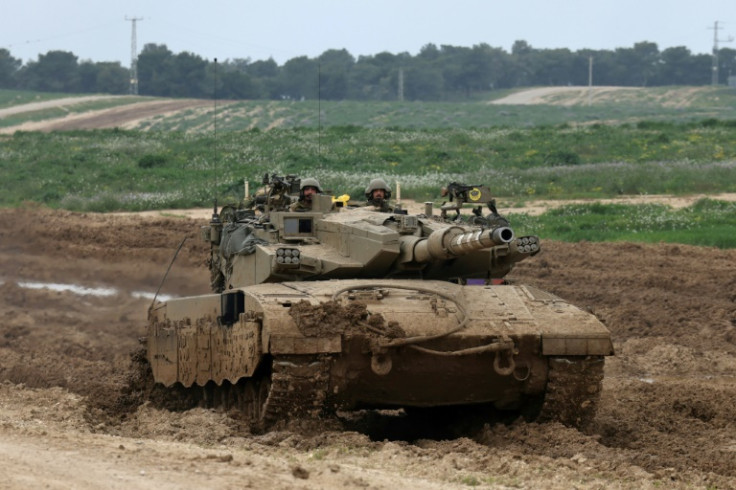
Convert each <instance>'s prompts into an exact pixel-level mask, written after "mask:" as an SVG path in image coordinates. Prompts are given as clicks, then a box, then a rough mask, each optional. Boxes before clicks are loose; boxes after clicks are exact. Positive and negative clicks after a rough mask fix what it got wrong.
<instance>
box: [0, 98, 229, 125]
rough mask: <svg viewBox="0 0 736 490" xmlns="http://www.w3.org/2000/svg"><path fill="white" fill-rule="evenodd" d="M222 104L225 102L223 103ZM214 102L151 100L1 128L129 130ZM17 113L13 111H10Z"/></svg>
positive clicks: (27, 107) (28, 108) (24, 108)
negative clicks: (150, 121) (138, 125)
mask: <svg viewBox="0 0 736 490" xmlns="http://www.w3.org/2000/svg"><path fill="white" fill-rule="evenodd" d="M93 99H94V97H78V98H74V99H73V100H74V101H75V103H78V102H88V101H89V100H93ZM69 100H70V99H54V100H49V101H45V102H37V103H33V104H24V105H21V106H15V107H10V108H7V109H3V111H8V114H3V113H2V111H0V117H3V116H5V115H10V114H14V113H21V112H32V111H34V110H39V109H41V108H50V107H59V106H64V105H67V104H71V102H70V101H69ZM220 104H222V102H221V103H220ZM210 106H212V101H211V100H201V99H170V100H150V101H145V102H136V103H133V104H127V105H122V106H116V107H110V108H107V109H100V110H96V111H86V112H78V113H71V114H68V115H67V116H65V117H61V118H54V119H44V120H41V121H29V122H25V123H23V124H19V125H16V126H8V127H5V128H0V134H12V133H14V132H15V131H72V130H77V129H104V128H115V127H120V128H129V127H133V126H135V125H136V124H137V123H139V122H141V121H144V120H146V119H148V118H151V117H154V116H160V115H164V114H171V113H174V112H178V111H183V110H189V109H194V108H197V107H210ZM10 111H14V112H10Z"/></svg>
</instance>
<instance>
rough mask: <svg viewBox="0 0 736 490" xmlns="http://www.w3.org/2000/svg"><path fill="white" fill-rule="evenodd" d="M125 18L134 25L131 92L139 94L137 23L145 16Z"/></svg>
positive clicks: (131, 49) (132, 32) (131, 48)
mask: <svg viewBox="0 0 736 490" xmlns="http://www.w3.org/2000/svg"><path fill="white" fill-rule="evenodd" d="M125 20H129V21H130V23H131V27H132V30H131V34H130V94H131V95H138V48H137V47H136V34H135V23H136V22H137V21H139V20H143V17H130V18H128V16H127V15H126V16H125Z"/></svg>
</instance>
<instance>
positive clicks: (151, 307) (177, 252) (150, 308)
mask: <svg viewBox="0 0 736 490" xmlns="http://www.w3.org/2000/svg"><path fill="white" fill-rule="evenodd" d="M186 241H187V237H184V239H183V240H182V241H181V243H180V244H179V246H178V247H177V249H176V252H174V256H173V257H171V262H169V267H167V268H166V272H165V273H164V277H162V278H161V283H160V284H159V285H158V289H157V290H156V294H154V295H153V300H152V301H151V306H149V307H148V311H149V313H150V312H151V310H152V309H153V305H155V304H156V298H158V293H160V292H161V288H162V287H163V285H164V281H166V277H168V275H169V271H170V270H171V266H172V265H174V261H175V260H176V257H177V256H178V255H179V252H180V251H181V247H182V246H183V245H184V242H186Z"/></svg>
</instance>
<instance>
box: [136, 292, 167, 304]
mask: <svg viewBox="0 0 736 490" xmlns="http://www.w3.org/2000/svg"><path fill="white" fill-rule="evenodd" d="M130 295H131V296H133V297H134V298H143V299H150V300H152V299H153V297H154V296H155V295H156V293H149V292H148V291H133V292H132V293H130ZM175 297H176V296H172V295H170V294H159V295H158V296H156V299H157V300H158V301H163V302H166V301H169V300H170V299H173V298H175Z"/></svg>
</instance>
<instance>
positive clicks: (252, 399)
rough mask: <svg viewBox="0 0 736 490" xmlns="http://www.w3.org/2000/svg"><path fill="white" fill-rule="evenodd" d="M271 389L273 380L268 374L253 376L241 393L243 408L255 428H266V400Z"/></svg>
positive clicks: (246, 382)
mask: <svg viewBox="0 0 736 490" xmlns="http://www.w3.org/2000/svg"><path fill="white" fill-rule="evenodd" d="M270 391H271V380H270V379H269V377H268V376H263V377H261V378H251V379H248V380H246V381H245V386H244V387H243V392H242V394H241V397H242V401H243V403H242V410H243V413H244V414H245V416H246V418H247V419H248V420H249V421H250V423H251V425H253V427H255V428H264V419H263V416H264V415H265V413H266V401H267V400H268V394H269V392H270Z"/></svg>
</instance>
